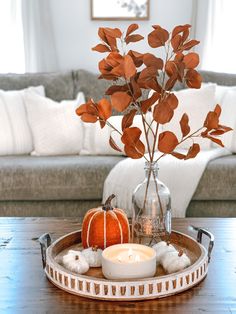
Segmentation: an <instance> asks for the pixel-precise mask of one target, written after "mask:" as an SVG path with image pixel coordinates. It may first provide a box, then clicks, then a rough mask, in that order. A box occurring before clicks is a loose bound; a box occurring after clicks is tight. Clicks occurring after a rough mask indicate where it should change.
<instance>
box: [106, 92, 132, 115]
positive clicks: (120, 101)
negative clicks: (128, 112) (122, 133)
mask: <svg viewBox="0 0 236 314" xmlns="http://www.w3.org/2000/svg"><path fill="white" fill-rule="evenodd" d="M131 101H132V97H131V96H130V95H129V94H127V93H125V92H116V93H114V94H113V95H111V104H112V106H113V107H114V108H115V109H116V110H117V111H119V112H122V111H124V110H125V109H126V108H127V107H128V106H129V104H130V103H131Z"/></svg>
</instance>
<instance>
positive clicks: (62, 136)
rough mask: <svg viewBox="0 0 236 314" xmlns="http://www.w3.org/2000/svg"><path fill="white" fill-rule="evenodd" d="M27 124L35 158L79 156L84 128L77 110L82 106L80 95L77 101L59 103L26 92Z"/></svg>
mask: <svg viewBox="0 0 236 314" xmlns="http://www.w3.org/2000/svg"><path fill="white" fill-rule="evenodd" d="M24 98H25V104H26V109H27V114H28V121H29V124H30V128H31V130H32V135H33V141H34V151H33V152H32V155H35V156H47V155H48V156H49V155H51V156H53V155H70V154H71V155H72V154H79V153H80V150H81V148H82V141H83V128H82V123H81V120H80V118H79V117H78V116H77V115H76V113H75V110H76V108H77V107H78V106H79V105H81V104H83V103H85V99H84V95H83V93H79V94H78V96H77V99H76V100H64V101H62V102H60V103H58V102H55V101H53V100H51V99H49V98H46V97H41V96H38V95H36V94H34V93H30V92H25V95H24Z"/></svg>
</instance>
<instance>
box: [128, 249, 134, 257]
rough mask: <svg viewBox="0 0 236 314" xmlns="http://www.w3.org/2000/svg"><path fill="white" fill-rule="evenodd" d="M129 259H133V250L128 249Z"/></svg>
mask: <svg viewBox="0 0 236 314" xmlns="http://www.w3.org/2000/svg"><path fill="white" fill-rule="evenodd" d="M128 256H129V259H131V258H132V257H133V250H132V249H131V248H130V249H129V252H128Z"/></svg>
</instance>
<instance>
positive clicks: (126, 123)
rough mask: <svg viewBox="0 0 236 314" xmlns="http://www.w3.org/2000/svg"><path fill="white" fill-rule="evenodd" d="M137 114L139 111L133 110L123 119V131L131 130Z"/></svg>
mask: <svg viewBox="0 0 236 314" xmlns="http://www.w3.org/2000/svg"><path fill="white" fill-rule="evenodd" d="M136 112H137V110H136V109H133V110H131V111H130V112H129V113H127V114H126V115H124V117H123V118H122V124H121V127H122V131H124V129H126V128H129V127H130V126H131V125H132V124H133V120H134V117H135V114H136Z"/></svg>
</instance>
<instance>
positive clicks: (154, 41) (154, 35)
mask: <svg viewBox="0 0 236 314" xmlns="http://www.w3.org/2000/svg"><path fill="white" fill-rule="evenodd" d="M153 28H154V31H152V32H151V33H150V34H149V35H148V43H149V46H150V47H152V48H158V47H161V46H165V43H166V42H167V40H168V39H169V32H168V31H167V30H166V29H164V28H162V27H161V26H159V25H154V26H153Z"/></svg>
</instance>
